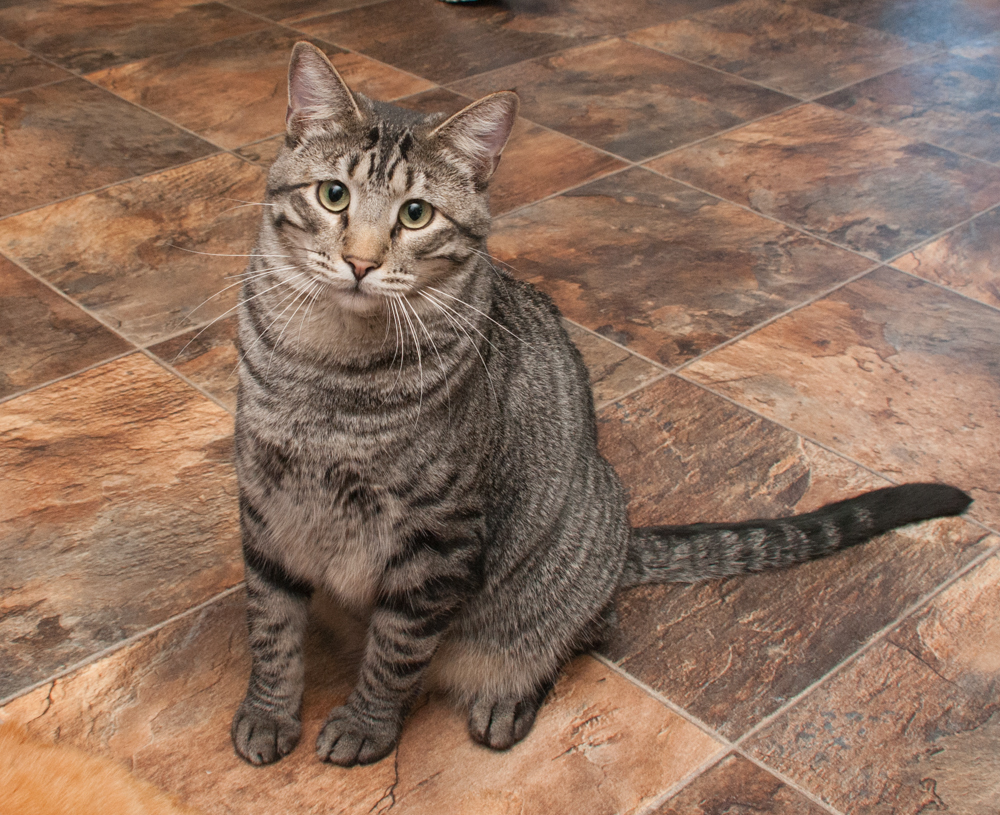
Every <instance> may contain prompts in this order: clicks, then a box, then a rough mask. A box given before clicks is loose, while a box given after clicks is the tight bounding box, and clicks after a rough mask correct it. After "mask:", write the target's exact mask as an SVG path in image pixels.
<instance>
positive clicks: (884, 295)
mask: <svg viewBox="0 0 1000 815" xmlns="http://www.w3.org/2000/svg"><path fill="white" fill-rule="evenodd" d="M685 375H686V376H690V377H691V378H693V379H696V380H697V381H699V382H702V383H704V384H705V385H708V386H709V387H711V388H713V389H715V390H717V391H719V392H721V393H723V394H726V395H728V396H730V397H732V398H734V399H736V400H737V401H739V402H742V403H743V404H746V405H748V406H750V407H752V408H753V409H754V410H756V411H758V412H760V413H763V414H764V415H766V416H769V417H771V418H773V419H775V420H777V421H779V422H781V423H782V424H784V425H786V426H788V427H791V428H793V429H794V430H797V431H798V432H800V433H802V434H803V435H805V436H808V437H810V438H812V439H815V440H817V441H819V442H822V443H823V444H827V445H829V446H831V447H832V448H834V449H835V450H838V451H840V452H843V453H845V454H846V455H848V456H850V457H851V458H853V459H855V460H857V461H860V462H861V463H863V464H865V465H867V466H869V467H871V468H873V469H874V470H876V471H878V472H880V473H884V474H886V475H888V476H889V477H891V478H893V479H894V480H904V481H914V480H920V479H924V480H927V479H930V480H941V481H944V482H949V483H954V484H955V485H956V486H958V487H960V488H962V489H965V490H966V491H967V492H969V494H970V495H972V496H973V498H974V499H975V500H976V503H975V504H973V505H972V508H971V509H970V513H971V514H972V515H973V516H974V517H976V518H980V519H982V520H984V521H987V522H989V523H997V522H998V521H1000V457H998V456H997V455H994V453H995V452H996V450H997V439H998V438H1000V415H998V413H997V405H998V404H1000V314H998V313H997V312H996V311H995V310H994V309H990V308H987V307H986V306H983V305H981V304H979V303H976V302H973V301H971V300H968V299H966V298H963V297H959V296H957V295H955V294H952V293H951V292H948V291H945V290H942V289H940V288H938V287H937V286H932V285H930V284H928V283H925V282H923V281H921V280H918V279H915V278H913V277H910V276H908V275H903V274H900V273H899V272H896V271H893V270H889V269H885V268H883V269H878V270H876V271H875V272H873V273H872V274H870V275H867V276H866V277H864V278H862V279H861V280H859V281H856V282H854V283H851V284H850V285H848V286H845V287H844V288H843V289H840V290H839V291H837V292H835V293H834V294H832V295H830V296H829V297H826V298H824V299H822V300H819V301H817V302H815V303H813V304H812V305H810V306H808V307H806V308H803V309H801V310H800V311H796V312H793V313H792V314H789V315H788V316H786V317H783V318H782V319H780V320H778V321H776V322H774V323H772V324H771V325H769V326H767V327H766V328H763V329H761V330H760V331H758V332H756V333H754V334H751V335H749V336H748V337H746V338H744V339H743V340H740V341H739V342H737V343H734V344H733V345H731V346H728V347H726V348H723V349H721V350H719V351H716V352H715V353H712V354H709V355H708V356H706V357H704V358H703V359H701V360H699V361H698V362H696V363H694V364H693V365H691V367H689V368H687V369H685Z"/></svg>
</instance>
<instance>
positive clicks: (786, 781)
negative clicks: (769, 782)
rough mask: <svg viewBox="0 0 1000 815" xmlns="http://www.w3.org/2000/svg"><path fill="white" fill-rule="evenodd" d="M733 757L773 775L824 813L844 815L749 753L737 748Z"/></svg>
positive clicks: (789, 777) (792, 779)
mask: <svg viewBox="0 0 1000 815" xmlns="http://www.w3.org/2000/svg"><path fill="white" fill-rule="evenodd" d="M733 755H738V756H740V757H742V758H744V759H746V760H747V761H749V762H750V763H751V764H754V765H756V766H757V767H760V769H762V770H764V772H766V773H768V774H769V775H773V776H774V777H775V778H777V779H778V780H779V781H780V782H781V783H782V784H784V785H785V786H786V787H789V788H790V789H793V790H795V791H796V792H797V793H799V795H801V796H802V797H803V798H806V799H808V800H809V801H811V802H812V803H814V804H816V805H817V806H818V807H820V808H821V809H823V810H825V811H826V812H828V813H830V815H844V813H842V812H841V811H840V810H839V809H836V808H835V807H834V806H833V805H832V804H828V803H827V802H826V801H824V800H823V799H822V798H821V797H820V796H818V795H817V794H816V793H814V792H812V791H810V790H809V789H807V788H806V787H804V786H803V785H802V784H800V783H799V782H798V781H796V780H795V779H794V778H792V777H791V776H788V775H785V774H784V773H783V772H779V771H778V770H775V769H774V768H773V767H769V766H768V765H767V764H765V763H764V762H763V761H761V760H760V759H758V758H754V757H753V756H752V755H750V754H749V753H747V752H746V751H745V750H743V749H741V748H739V747H737V748H735V749H734V750H733Z"/></svg>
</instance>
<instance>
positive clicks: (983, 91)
mask: <svg viewBox="0 0 1000 815" xmlns="http://www.w3.org/2000/svg"><path fill="white" fill-rule="evenodd" d="M817 101H818V102H819V103H820V104H823V105H829V106H830V107H832V108H836V109H837V110H843V111H845V112H847V113H850V114H851V115H852V116H858V117H860V118H862V119H866V120H867V121H870V122H874V123H875V124H879V125H883V126H885V127H891V128H892V129H893V130H897V131H899V132H900V133H903V134H904V135H906V136H909V137H910V138H913V139H920V140H921V141H926V142H931V143H932V144H936V145H938V146H940V147H947V148H948V149H949V150H955V151H957V152H959V153H966V154H967V155H970V156H975V157H976V158H981V159H984V160H986V161H993V162H1000V138H998V137H997V134H998V133H1000V60H996V59H987V58H982V59H978V60H970V59H965V58H964V57H960V56H950V55H942V56H940V57H938V58H936V59H931V60H927V61H924V62H920V63H918V64H916V65H910V66H907V67H906V68H900V69H899V70H896V71H892V72H890V73H887V74H884V75H883V76H879V77H876V78H875V79H869V80H868V81H867V82H861V83H859V84H857V85H853V86H852V87H850V88H845V89H844V90H842V91H839V92H837V93H834V94H831V95H830V96H825V97H823V98H822V99H818V100H817Z"/></svg>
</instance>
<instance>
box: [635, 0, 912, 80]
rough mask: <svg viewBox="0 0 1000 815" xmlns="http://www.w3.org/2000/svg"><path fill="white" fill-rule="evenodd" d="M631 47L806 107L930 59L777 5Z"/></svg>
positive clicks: (645, 36) (678, 28) (718, 12)
mask: <svg viewBox="0 0 1000 815" xmlns="http://www.w3.org/2000/svg"><path fill="white" fill-rule="evenodd" d="M629 39H630V40H634V41H635V42H638V43H642V44H643V45H648V46H650V47H651V48H657V49H659V50H661V51H666V52H668V53H670V54H676V55H677V56H680V57H684V58H685V59H690V60H693V61H694V62H698V63H701V64H702V65H708V66H710V67H712V68H717V69H718V70H720V71H726V72H727V73H731V74H738V75H739V76H742V77H743V78H744V79H750V80H752V81H754V82H758V83H760V84H762V85H766V86H767V87H769V88H774V89H775V90H777V91H781V92H782V93H788V94H792V95H793V96H798V97H800V98H803V99H805V98H809V97H812V96H817V95H819V94H821V93H826V92H828V91H831V90H834V89H835V88H839V87H841V86H843V85H847V84H850V83H851V82H857V81H858V80H861V79H867V78H868V77H870V76H873V75H875V74H878V73H882V72H883V71H887V70H890V69H892V68H896V67H898V66H899V65H904V64H906V63H907V62H912V61H913V60H914V59H917V58H918V57H920V56H921V55H926V54H928V53H931V49H930V48H928V47H927V46H914V45H912V44H911V43H909V42H907V41H906V40H904V39H902V38H900V37H894V36H892V35H891V34H885V33H883V32H881V31H873V30H872V29H870V28H862V27H861V26H857V25H853V24H851V23H845V22H843V21H841V20H835V19H833V18H832V17H826V16H824V15H822V14H815V13H813V12H810V11H807V10H805V9H800V8H796V7H795V6H792V5H789V4H787V3H781V2H777V0H742V2H739V3H733V4H730V5H726V6H723V7H722V8H718V9H713V10H711V11H706V12H702V13H701V14H695V15H693V16H691V17H688V18H686V19H683V20H678V21H677V22H672V23H666V24H663V25H658V26H654V27H653V28H647V29H644V30H642V31H636V32H633V33H632V34H630V35H629Z"/></svg>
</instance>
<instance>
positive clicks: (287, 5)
mask: <svg viewBox="0 0 1000 815" xmlns="http://www.w3.org/2000/svg"><path fill="white" fill-rule="evenodd" d="M381 2H382V0H229V4H230V5H232V6H236V7H237V8H241V9H244V10H246V11H249V12H251V13H253V14H259V15H261V16H262V17H269V18H270V19H272V20H281V21H282V22H286V23H287V22H290V21H293V20H303V19H305V18H306V17H315V16H317V15H319V14H329V13H330V12H333V11H345V10H347V9H352V8H358V7H360V6H370V5H373V4H374V3H381Z"/></svg>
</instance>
